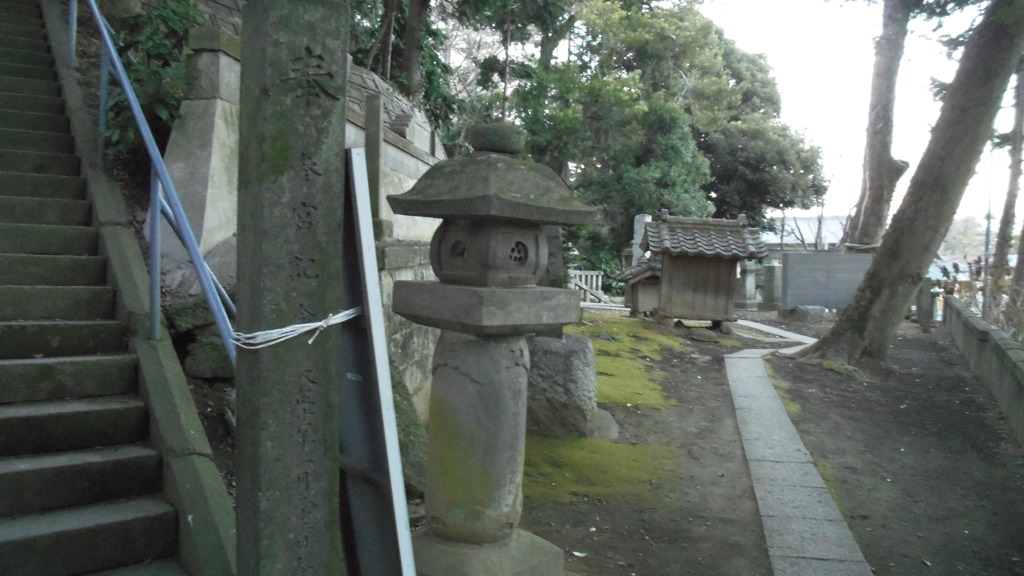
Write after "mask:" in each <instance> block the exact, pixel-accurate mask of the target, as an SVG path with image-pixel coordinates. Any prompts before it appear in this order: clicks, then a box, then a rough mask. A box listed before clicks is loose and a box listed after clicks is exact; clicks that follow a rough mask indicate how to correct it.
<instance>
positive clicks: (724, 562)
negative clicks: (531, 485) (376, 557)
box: [523, 315, 1024, 576]
mask: <svg viewBox="0 0 1024 576" xmlns="http://www.w3.org/2000/svg"><path fill="white" fill-rule="evenodd" d="M756 319H758V320H759V321H761V320H764V319H765V316H763V315H762V316H759V317H758V318H756ZM638 322H639V321H638ZM785 327H786V329H788V330H791V331H795V332H799V333H804V334H807V335H811V336H818V335H820V334H821V333H823V332H824V331H825V330H827V325H811V326H801V325H795V324H790V323H787V324H785ZM639 330H652V331H660V332H661V333H663V334H666V335H668V334H671V335H672V336H674V337H676V338H677V339H678V341H679V342H680V343H681V346H680V347H679V348H678V349H675V350H667V349H663V351H662V354H661V357H660V358H659V359H657V360H656V361H654V362H653V363H652V366H653V368H654V369H653V370H651V372H650V375H651V378H652V379H653V380H655V381H657V382H658V384H659V385H660V387H661V388H662V389H663V390H664V392H665V394H666V395H667V396H668V397H669V398H671V399H672V400H674V401H675V402H676V404H675V405H671V406H668V407H665V408H662V409H660V410H659V409H647V408H643V407H640V408H637V407H636V406H633V407H626V406H621V405H616V404H602V406H603V407H605V408H607V409H609V410H610V411H611V412H612V413H613V414H614V415H615V417H616V419H617V420H618V421H619V423H620V424H621V425H622V428H623V432H624V433H623V436H622V437H621V438H620V439H619V442H620V443H625V444H628V445H631V446H635V447H643V446H652V445H656V446H671V447H673V448H675V449H677V450H678V454H679V455H680V457H679V467H678V469H677V473H676V474H674V475H672V476H670V477H666V478H663V479H662V480H661V481H660V482H657V483H645V484H638V485H636V486H635V487H634V488H633V489H632V490H630V491H627V492H623V493H619V494H614V495H605V496H603V497H597V498H595V497H593V496H591V495H589V494H587V493H585V491H580V492H579V493H576V494H574V495H573V497H572V499H571V500H569V501H568V502H555V501H548V500H543V499H535V498H534V499H530V498H528V499H527V501H526V507H525V513H524V519H523V527H524V528H526V529H528V530H531V531H533V532H535V533H537V534H539V535H540V536H542V537H544V538H546V539H548V540H550V541H551V542H553V543H555V544H556V545H558V546H561V547H563V548H564V549H565V550H566V551H567V567H568V568H569V569H570V570H572V571H574V572H576V573H578V574H587V575H593V576H606V575H607V576H610V575H620V574H621V575H636V576H641V575H643V576H658V575H665V576H670V575H681V574H701V575H715V574H721V575H746V574H751V575H753V574H764V575H768V574H771V568H770V565H769V561H768V557H767V552H766V551H765V544H764V537H763V534H762V527H761V522H760V519H759V517H758V513H757V507H756V503H755V500H754V495H753V491H752V488H751V483H750V477H749V472H748V471H747V468H746V464H745V460H744V457H743V451H742V446H741V444H740V441H739V435H738V430H737V426H736V421H735V415H734V410H733V406H732V402H731V400H730V397H729V389H728V383H727V382H726V380H725V372H724V366H723V361H722V357H723V355H724V354H728V353H731V352H735V351H737V350H740V349H743V348H765V347H772V346H771V345H766V344H765V343H763V342H758V341H756V340H752V339H748V338H745V337H744V336H743V335H742V334H736V335H733V336H730V337H729V338H730V339H732V340H733V341H731V342H725V343H724V344H716V343H704V342H696V341H692V340H687V339H685V338H684V336H683V334H682V333H681V332H679V331H675V330H671V329H668V328H663V327H660V326H657V325H654V324H653V323H650V322H645V323H643V325H642V326H641V327H638V328H637V332H638V334H639ZM947 342H949V340H948V336H947V334H946V333H945V332H944V331H943V330H942V329H940V330H939V331H938V332H937V333H936V334H933V335H922V334H920V332H919V331H918V329H917V327H916V326H915V325H912V324H907V325H905V326H904V327H903V328H902V329H901V330H900V336H899V339H898V340H896V342H895V343H894V349H893V351H892V354H891V357H890V360H891V362H892V363H893V364H894V365H895V368H894V369H884V368H881V367H875V368H872V369H867V370H865V373H866V375H867V378H864V379H857V378H853V377H851V376H846V375H843V374H839V373H837V372H833V371H829V370H826V369H823V368H821V367H820V366H815V365H809V364H803V363H798V362H795V361H793V360H789V359H785V358H774V359H772V360H770V361H769V370H770V371H771V372H772V373H773V377H774V378H775V379H776V380H777V385H778V386H779V387H780V388H781V389H782V391H783V392H784V397H785V402H786V404H787V407H788V408H789V409H790V410H791V417H792V418H793V421H794V423H795V425H796V426H797V429H798V430H799V431H800V434H801V437H802V438H803V440H804V443H805V444H806V445H807V448H808V449H809V450H810V451H811V453H812V455H813V456H814V458H815V462H816V465H817V466H818V468H819V470H820V471H821V472H822V475H823V476H824V477H825V479H826V482H827V483H828V485H829V487H830V489H832V491H833V494H834V496H835V499H836V501H837V503H838V504H839V507H840V510H841V512H842V513H843V514H844V516H845V517H846V519H847V522H848V524H849V525H850V527H851V529H852V531H853V532H854V535H855V537H856V539H857V541H858V543H859V544H860V546H861V548H862V550H863V552H864V554H865V557H866V558H867V560H868V562H869V563H870V564H871V566H872V567H873V568H874V569H875V571H876V573H877V574H899V575H907V574H922V575H923V574H978V575H981V574H985V575H1014V574H1024V490H1022V488H1024V482H1022V480H1024V464H1022V455H1024V452H1022V450H1021V449H1020V447H1018V446H1016V445H1015V444H1013V443H1012V442H1011V441H1010V440H1009V437H1008V435H1007V433H1006V429H1005V426H1004V424H1003V422H1002V420H1001V417H1000V416H999V415H998V412H997V410H996V408H995V404H994V400H993V399H992V396H991V394H989V393H988V391H987V390H985V389H983V388H981V387H980V386H978V385H976V384H975V382H974V381H973V379H972V377H971V376H970V374H969V372H967V370H966V367H965V365H964V364H963V362H962V360H961V358H960V356H959V354H958V353H957V352H956V351H955V349H954V348H952V347H951V344H948V343H947ZM598 364H599V368H598V369H599V371H600V370H601V368H600V365H601V357H600V355H599V358H598Z"/></svg>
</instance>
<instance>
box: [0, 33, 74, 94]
mask: <svg viewBox="0 0 1024 576" xmlns="http://www.w3.org/2000/svg"><path fill="white" fill-rule="evenodd" d="M44 45H45V44H44ZM3 47H4V42H3V37H0V48H3ZM11 48H15V49H19V48H18V47H16V46H13V47H11ZM0 92H4V93H6V94H18V95H20V96H23V97H24V96H43V97H48V98H60V96H61V93H60V84H59V83H57V82H53V81H51V80H33V79H30V78H10V77H7V76H0Z"/></svg>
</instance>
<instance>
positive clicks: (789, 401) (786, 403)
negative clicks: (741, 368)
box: [764, 363, 803, 416]
mask: <svg viewBox="0 0 1024 576" xmlns="http://www.w3.org/2000/svg"><path fill="white" fill-rule="evenodd" d="M764 369H765V371H766V372H768V378H770V379H771V381H772V386H774V387H775V392H776V393H777V394H778V395H779V400H782V406H783V407H785V408H786V413H787V414H789V415H790V416H797V415H799V414H800V411H801V410H803V409H802V408H801V407H800V405H799V404H797V403H796V402H795V401H793V398H792V397H791V396H790V395H789V384H788V383H787V382H786V381H785V380H782V379H781V378H779V377H778V376H776V375H775V371H774V370H772V367H771V365H770V364H767V363H765V365H764Z"/></svg>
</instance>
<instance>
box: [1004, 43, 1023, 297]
mask: <svg viewBox="0 0 1024 576" xmlns="http://www.w3.org/2000/svg"><path fill="white" fill-rule="evenodd" d="M1013 109H1014V114H1013V129H1012V131H1011V132H1010V185H1009V187H1008V188H1007V190H1006V194H1007V195H1009V194H1011V193H1012V194H1014V195H1016V194H1019V193H1020V177H1021V168H1022V167H1021V155H1022V153H1024V56H1022V57H1021V59H1020V61H1019V62H1018V63H1017V88H1016V90H1014V93H1013ZM1020 234H1021V240H1022V241H1021V242H1019V243H1018V244H1017V266H1016V268H1014V270H1013V294H1014V301H1015V302H1016V305H1017V306H1019V305H1020V301H1021V295H1022V294H1024V258H1022V256H1024V254H1022V253H1021V250H1024V248H1022V246H1024V229H1021V232H1020Z"/></svg>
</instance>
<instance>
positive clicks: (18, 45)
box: [0, 26, 50, 52]
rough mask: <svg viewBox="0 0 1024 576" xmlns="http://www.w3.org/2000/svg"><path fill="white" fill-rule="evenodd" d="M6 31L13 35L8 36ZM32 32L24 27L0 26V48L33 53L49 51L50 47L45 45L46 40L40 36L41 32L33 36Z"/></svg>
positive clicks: (30, 28)
mask: <svg viewBox="0 0 1024 576" xmlns="http://www.w3.org/2000/svg"><path fill="white" fill-rule="evenodd" d="M6 30H10V31H12V32H14V33H13V34H8V33H6ZM32 30H33V29H32V27H26V26H0V48H13V49H15V50H32V51H35V52H45V51H47V50H49V49H50V45H49V44H47V42H46V39H45V38H44V36H43V35H42V30H39V34H38V35H36V34H34V33H33V31H32Z"/></svg>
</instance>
